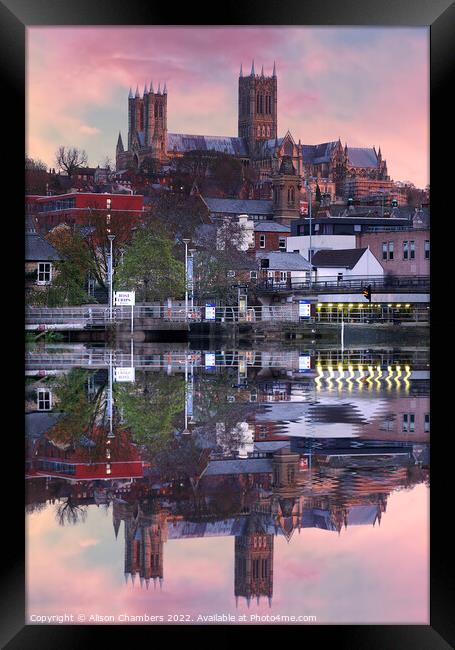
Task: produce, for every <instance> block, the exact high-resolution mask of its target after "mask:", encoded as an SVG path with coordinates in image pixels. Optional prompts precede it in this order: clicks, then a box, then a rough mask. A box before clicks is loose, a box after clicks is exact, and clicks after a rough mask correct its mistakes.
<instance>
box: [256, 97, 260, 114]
mask: <svg viewBox="0 0 455 650" xmlns="http://www.w3.org/2000/svg"><path fill="white" fill-rule="evenodd" d="M256 113H259V93H258V94H257V95H256Z"/></svg>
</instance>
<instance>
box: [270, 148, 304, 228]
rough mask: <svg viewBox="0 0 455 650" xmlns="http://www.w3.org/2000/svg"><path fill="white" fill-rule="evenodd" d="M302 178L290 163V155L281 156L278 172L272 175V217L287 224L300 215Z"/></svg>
mask: <svg viewBox="0 0 455 650" xmlns="http://www.w3.org/2000/svg"><path fill="white" fill-rule="evenodd" d="M301 188H302V179H301V177H300V176H299V175H298V174H297V171H296V169H295V167H294V165H293V163H292V157H291V156H287V155H285V156H283V158H282V160H281V165H280V169H279V172H278V174H275V175H274V176H272V189H273V217H274V219H275V220H276V221H279V222H280V223H283V224H285V225H289V224H290V223H291V221H292V220H293V219H299V217H300V203H299V201H300V190H301Z"/></svg>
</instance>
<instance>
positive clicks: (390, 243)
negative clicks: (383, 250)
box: [389, 241, 393, 260]
mask: <svg viewBox="0 0 455 650" xmlns="http://www.w3.org/2000/svg"><path fill="white" fill-rule="evenodd" d="M389 260H393V241H389Z"/></svg>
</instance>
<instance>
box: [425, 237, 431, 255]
mask: <svg viewBox="0 0 455 650" xmlns="http://www.w3.org/2000/svg"><path fill="white" fill-rule="evenodd" d="M424 251H425V259H426V260H429V259H430V240H429V239H426V240H425V244H424Z"/></svg>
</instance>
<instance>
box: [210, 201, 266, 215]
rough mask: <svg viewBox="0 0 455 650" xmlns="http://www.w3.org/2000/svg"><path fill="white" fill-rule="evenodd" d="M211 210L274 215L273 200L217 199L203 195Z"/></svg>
mask: <svg viewBox="0 0 455 650" xmlns="http://www.w3.org/2000/svg"><path fill="white" fill-rule="evenodd" d="M203 201H204V203H205V204H206V205H207V207H208V208H209V210H210V212H221V213H227V214H234V215H239V214H248V215H250V214H265V215H272V214H273V210H272V201H269V200H265V199H216V198H209V197H207V198H206V197H203Z"/></svg>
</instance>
